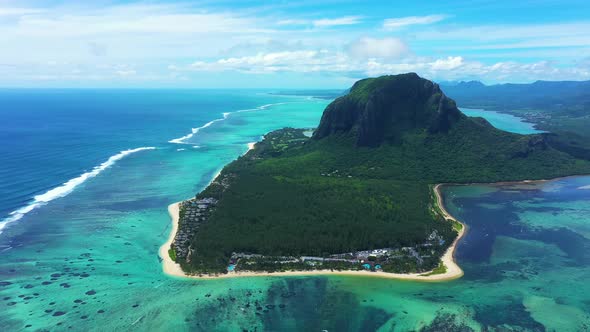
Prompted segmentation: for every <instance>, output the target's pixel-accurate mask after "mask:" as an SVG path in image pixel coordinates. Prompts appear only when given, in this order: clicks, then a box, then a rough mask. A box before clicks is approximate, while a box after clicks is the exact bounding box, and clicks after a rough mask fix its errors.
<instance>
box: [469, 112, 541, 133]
mask: <svg viewBox="0 0 590 332" xmlns="http://www.w3.org/2000/svg"><path fill="white" fill-rule="evenodd" d="M461 112H463V113H465V115H468V116H473V117H482V118H485V119H486V120H488V121H489V122H490V123H491V124H492V126H494V127H496V128H498V129H502V130H506V131H510V132H513V133H517V134H539V133H543V132H544V131H542V130H538V129H536V128H535V124H534V123H531V122H526V121H525V120H524V119H522V118H519V117H517V116H514V115H511V114H507V113H500V112H495V111H488V110H483V109H474V108H464V107H461Z"/></svg>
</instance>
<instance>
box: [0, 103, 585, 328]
mask: <svg viewBox="0 0 590 332" xmlns="http://www.w3.org/2000/svg"><path fill="white" fill-rule="evenodd" d="M273 98H278V97H273ZM285 98H286V97H285ZM291 98H292V99H280V100H275V101H274V102H276V103H282V102H287V103H285V104H277V105H274V106H270V107H267V108H263V109H258V110H255V111H250V112H239V113H231V114H230V115H229V116H227V118H226V119H225V120H224V121H217V122H215V123H213V124H211V125H210V126H208V127H206V128H204V129H201V130H199V131H198V133H197V134H195V135H194V136H193V137H191V138H190V139H189V140H187V141H186V142H185V143H190V144H173V143H167V142H168V140H171V139H173V138H179V137H182V136H184V135H187V134H189V133H191V130H190V129H191V128H197V127H200V126H203V125H204V124H206V123H207V122H209V121H211V120H214V119H217V118H223V115H222V113H224V112H232V111H235V110H238V109H243V108H244V107H243V106H244V105H243V104H239V103H238V104H239V105H238V104H236V105H234V106H235V107H233V108H232V107H230V106H231V105H230V106H228V107H226V108H221V109H219V110H218V111H217V112H216V113H215V114H209V115H208V117H207V118H203V119H202V120H199V121H184V123H182V121H180V119H176V118H175V120H174V121H175V123H176V121H178V124H177V125H178V127H179V128H178V129H179V130H174V133H173V135H170V133H166V134H164V133H159V132H158V133H155V134H153V135H154V136H151V138H150V140H151V141H150V144H149V146H152V145H153V146H154V147H156V149H155V150H146V151H140V152H137V153H134V154H132V155H129V156H127V157H125V158H123V159H121V160H119V161H117V162H116V163H115V164H114V165H113V166H111V167H109V168H107V169H105V170H104V171H103V172H101V173H100V174H99V175H98V176H96V177H94V178H92V179H91V180H88V181H86V182H84V183H83V184H81V185H80V186H78V187H77V188H76V189H75V190H74V191H73V192H72V193H70V194H69V195H67V196H65V197H63V198H59V199H55V200H53V201H51V202H49V203H48V204H47V205H45V206H42V207H40V208H38V209H35V210H34V211H32V212H30V213H28V214H26V215H25V216H24V217H23V218H22V219H21V220H19V221H17V222H14V223H12V224H11V225H10V226H9V227H6V228H5V229H4V232H3V233H2V234H0V251H2V252H1V256H0V282H1V283H0V307H2V310H1V311H0V326H1V327H2V330H7V331H13V330H21V329H22V330H38V329H49V330H66V329H68V328H69V327H71V330H97V331H105V330H106V331H109V330H138V331H153V330H177V331H185V330H186V331H188V330H193V331H194V330H202V331H227V330H243V329H246V330H258V331H263V330H266V331H277V330H293V331H301V330H305V329H309V330H323V329H326V330H329V331H347V330H350V331H355V330H363V331H374V330H380V331H390V330H394V331H406V330H416V329H420V328H423V327H427V326H430V325H433V324H434V325H433V326H432V328H433V330H441V329H443V328H444V327H447V328H449V329H451V330H456V329H458V328H459V327H470V328H473V329H475V330H480V329H482V328H483V327H487V328H492V329H493V328H499V327H505V328H509V327H517V328H521V329H524V330H543V329H547V330H552V329H553V330H557V331H568V330H569V331H579V330H583V329H584V328H587V327H588V326H589V325H588V324H590V318H589V317H588V314H587V313H588V312H590V301H588V298H589V296H588V294H590V288H589V286H588V285H587V283H586V280H588V278H589V277H590V266H589V264H590V262H589V258H588V256H589V254H590V248H589V245H588V242H589V241H590V240H589V239H590V237H589V235H588V234H589V227H590V226H589V225H590V217H589V216H590V190H587V189H581V188H584V187H586V186H588V185H590V177H577V178H568V179H562V180H559V181H552V182H547V183H543V184H534V185H532V184H531V185H526V186H523V185H520V186H481V185H480V186H457V187H448V188H444V198H445V204H446V205H447V206H448V209H449V211H450V212H451V213H453V214H454V215H456V216H457V217H458V218H460V219H461V220H463V221H464V222H465V223H466V224H468V225H469V231H468V233H467V235H466V237H465V239H464V240H463V241H462V242H461V243H460V244H459V247H458V252H457V259H458V262H459V264H460V265H461V266H462V267H463V268H464V270H465V276H464V277H463V278H461V279H459V280H455V281H451V282H444V283H418V282H408V281H395V280H389V279H376V278H366V277H289V278H283V277H255V278H235V279H220V280H185V279H178V278H173V277H169V276H166V275H164V274H163V273H162V272H161V265H160V260H159V257H158V249H159V247H160V245H161V244H162V243H163V242H164V241H165V239H166V238H167V236H168V232H169V231H170V221H169V218H168V215H167V211H166V207H167V205H168V204H169V203H171V202H175V201H178V200H180V199H183V198H186V197H189V196H191V195H193V194H195V193H196V192H198V191H199V190H200V189H202V188H203V187H204V186H205V185H206V184H207V183H208V181H210V180H211V178H212V177H213V176H214V174H215V173H216V172H217V171H219V169H220V168H221V167H222V166H223V165H225V164H226V163H228V162H229V161H231V160H232V159H234V158H235V157H236V156H238V155H239V154H241V153H243V152H245V151H246V149H247V143H248V142H251V141H255V140H257V139H258V138H259V137H260V136H261V135H262V134H264V133H265V132H267V131H269V130H272V129H276V128H280V127H283V126H293V127H311V126H314V125H315V124H317V122H318V121H319V117H320V116H321V111H322V110H323V108H324V107H325V105H326V104H327V101H321V100H315V99H308V98H301V97H300V98H294V97H291ZM226 99H227V98H226ZM267 103H268V102H267V101H266V100H259V101H258V104H256V103H252V104H254V105H251V107H250V108H252V109H256V106H261V105H264V104H267ZM180 117H182V116H179V118H180ZM197 122H198V123H197ZM181 124H183V125H181ZM147 131H148V130H145V131H143V132H142V134H144V135H148V134H149V133H146V132H147ZM132 143H134V142H132ZM117 144H121V147H119V146H117V148H116V149H115V153H116V151H117V150H122V149H128V148H133V147H135V145H134V146H126V145H124V144H122V143H120V142H119V143H117ZM145 145H146V146H148V144H145ZM109 153H111V152H110V151H109ZM105 154H106V156H105V158H103V159H101V160H100V162H103V161H104V160H106V158H108V156H109V155H112V154H114V153H111V154H107V153H105ZM100 162H99V163H98V164H100ZM94 165H96V164H94ZM76 174H77V173H76ZM66 180H67V179H66ZM64 181H65V180H64ZM27 325H30V326H28V327H27Z"/></svg>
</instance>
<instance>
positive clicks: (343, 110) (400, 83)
mask: <svg viewBox="0 0 590 332" xmlns="http://www.w3.org/2000/svg"><path fill="white" fill-rule="evenodd" d="M464 117H465V115H463V114H462V113H461V112H460V111H459V110H458V109H457V106H456V105H455V102H454V101H453V100H451V99H449V98H447V97H446V96H445V95H444V94H443V93H442V91H441V90H440V88H439V86H438V85H437V84H434V83H432V82H430V81H428V80H425V79H423V78H420V77H418V75H416V74H414V73H410V74H404V75H397V76H383V77H380V78H377V79H365V80H361V81H358V82H356V83H355V84H354V85H353V87H352V89H351V90H350V93H349V94H347V95H346V96H344V97H341V98H338V99H337V100H336V101H334V102H333V103H331V104H330V105H329V106H328V107H327V108H326V110H325V111H324V114H323V116H322V119H321V121H320V125H319V126H318V128H317V130H316V132H315V133H314V136H313V137H314V138H315V139H321V138H324V137H326V136H329V135H332V134H334V133H340V132H347V131H351V130H352V131H355V132H356V136H357V145H359V146H377V145H380V144H381V143H382V142H383V141H389V142H399V141H400V139H401V135H403V133H404V132H406V131H408V130H414V129H418V128H423V129H427V130H428V132H430V133H437V132H446V131H448V130H449V129H450V128H451V126H453V124H455V123H456V122H457V121H459V119H461V118H464Z"/></svg>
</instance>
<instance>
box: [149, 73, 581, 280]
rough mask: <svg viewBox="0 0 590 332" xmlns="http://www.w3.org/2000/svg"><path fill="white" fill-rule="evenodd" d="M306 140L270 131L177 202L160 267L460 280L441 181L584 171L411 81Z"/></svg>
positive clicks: (359, 93) (354, 102) (352, 102)
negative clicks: (191, 195) (200, 188)
mask: <svg viewBox="0 0 590 332" xmlns="http://www.w3.org/2000/svg"><path fill="white" fill-rule="evenodd" d="M304 131H305V130H304V129H293V128H285V129H281V130H278V131H274V132H271V133H269V134H267V135H266V136H265V137H264V139H263V140H262V141H261V142H258V143H257V144H256V145H255V146H253V147H252V149H251V150H249V151H248V152H247V153H246V154H245V155H244V156H242V157H240V158H239V159H237V160H236V161H234V162H232V163H230V164H229V165H227V166H226V167H225V168H224V169H223V170H222V171H221V172H220V174H219V175H218V176H217V177H216V178H215V179H214V180H213V181H212V182H211V184H210V185H209V186H208V187H207V188H205V189H204V190H203V191H202V192H201V193H199V194H197V195H196V196H195V197H194V198H191V199H188V200H186V201H183V202H180V203H177V204H173V205H171V207H170V213H171V216H172V219H173V222H174V225H175V226H174V228H173V231H172V234H171V236H170V239H169V241H168V242H167V243H166V244H165V245H164V246H163V247H162V249H161V251H160V255H161V256H162V258H163V259H164V270H165V271H166V272H168V273H171V274H175V275H187V276H194V277H203V278H212V277H234V276H253V275H268V274H273V275H286V274H289V275H302V274H325V273H339V274H354V275H371V276H381V277H391V278H400V279H419V280H441V279H449V278H456V277H460V276H461V275H462V271H461V269H460V268H459V267H458V266H457V264H456V263H455V262H454V261H453V252H454V248H455V245H456V243H457V241H458V239H459V238H460V236H461V235H462V234H463V233H464V232H465V227H464V226H463V225H462V224H461V223H460V222H458V221H457V220H456V219H455V218H453V217H452V216H451V215H450V214H449V213H448V212H447V211H446V210H445V208H444V206H443V204H442V198H441V194H440V191H439V187H440V185H439V184H440V183H472V182H500V181H519V180H537V179H546V178H554V177H559V176H566V175H575V174H584V173H589V172H590V162H588V161H586V160H581V159H577V158H575V157H573V156H571V155H570V154H568V153H567V152H564V151H560V150H558V149H556V148H554V147H552V146H550V145H549V144H547V141H546V136H545V134H539V135H519V134H514V133H508V132H504V131H501V130H498V129H496V128H494V127H493V126H491V125H490V124H489V123H488V122H487V121H485V120H484V119H482V118H470V117H467V116H465V115H464V114H463V113H461V112H460V111H459V110H458V109H457V107H456V105H455V102H454V101H453V100H451V99H450V98H448V97H446V96H445V94H444V93H443V92H442V91H441V89H440V87H439V86H438V85H437V84H435V83H433V82H430V81H428V80H426V79H423V78H420V77H419V76H418V75H416V74H414V73H410V74H402V75H394V76H382V77H378V78H370V79H364V80H361V81H358V82H357V83H355V84H354V86H353V87H352V88H351V89H350V92H349V93H348V94H347V95H345V96H343V97H340V98H337V99H336V100H335V101H334V102H332V103H331V104H330V105H329V106H328V107H327V108H326V110H325V111H324V114H323V116H322V119H321V121H320V124H319V126H318V127H317V129H316V130H315V132H314V134H313V136H312V137H311V138H310V137H307V136H306V135H304Z"/></svg>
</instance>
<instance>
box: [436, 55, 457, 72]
mask: <svg viewBox="0 0 590 332" xmlns="http://www.w3.org/2000/svg"><path fill="white" fill-rule="evenodd" d="M462 65H463V57H460V56H450V57H448V58H446V59H437V60H436V61H434V62H431V63H430V66H431V67H432V69H433V70H453V69H455V68H458V67H460V66H462Z"/></svg>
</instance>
